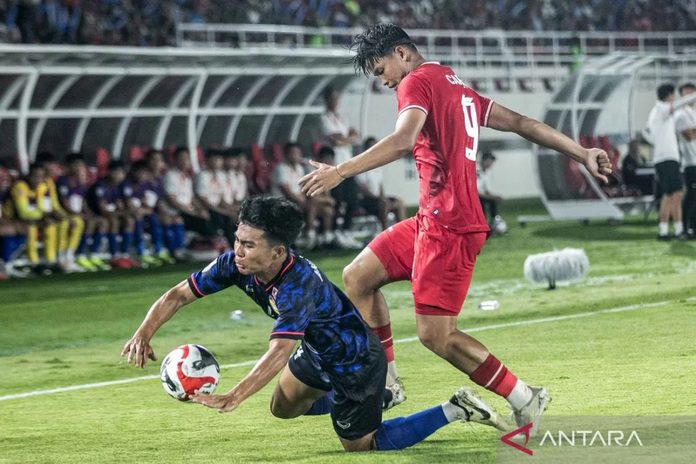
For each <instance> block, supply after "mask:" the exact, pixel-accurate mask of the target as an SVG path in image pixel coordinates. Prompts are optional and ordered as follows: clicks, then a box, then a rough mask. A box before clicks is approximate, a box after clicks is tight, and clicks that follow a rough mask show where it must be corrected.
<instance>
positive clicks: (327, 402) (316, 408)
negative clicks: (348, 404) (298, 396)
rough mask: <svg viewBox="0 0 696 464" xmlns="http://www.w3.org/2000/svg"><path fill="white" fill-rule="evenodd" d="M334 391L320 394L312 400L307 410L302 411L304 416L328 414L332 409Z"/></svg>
mask: <svg viewBox="0 0 696 464" xmlns="http://www.w3.org/2000/svg"><path fill="white" fill-rule="evenodd" d="M333 398H334V391H333V390H330V391H329V392H327V393H326V395H324V396H322V397H321V398H319V399H318V400H316V401H315V402H314V404H313V405H312V407H311V408H309V411H307V412H306V413H304V415H305V416H322V415H324V414H329V413H330V412H331V410H332V409H333Z"/></svg>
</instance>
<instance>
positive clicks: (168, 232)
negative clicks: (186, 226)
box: [163, 225, 176, 254]
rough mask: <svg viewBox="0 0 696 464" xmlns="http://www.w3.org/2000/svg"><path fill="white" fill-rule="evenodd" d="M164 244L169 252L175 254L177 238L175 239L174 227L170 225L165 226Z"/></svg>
mask: <svg viewBox="0 0 696 464" xmlns="http://www.w3.org/2000/svg"><path fill="white" fill-rule="evenodd" d="M163 229H164V244H165V245H166V247H167V250H169V252H170V253H172V254H173V253H174V250H176V247H175V246H174V242H175V238H174V226H172V225H169V226H164V227H163Z"/></svg>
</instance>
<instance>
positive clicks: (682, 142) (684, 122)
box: [674, 83, 696, 239]
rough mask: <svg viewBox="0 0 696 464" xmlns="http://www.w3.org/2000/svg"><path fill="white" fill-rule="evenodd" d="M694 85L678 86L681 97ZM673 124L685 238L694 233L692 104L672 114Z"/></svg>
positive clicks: (695, 132) (695, 127)
mask: <svg viewBox="0 0 696 464" xmlns="http://www.w3.org/2000/svg"><path fill="white" fill-rule="evenodd" d="M695 92H696V86H694V84H692V83H688V84H684V85H682V86H680V87H679V94H680V96H682V97H687V96H689V95H694V93H695ZM674 126H675V128H676V130H677V133H678V139H679V149H680V151H681V160H682V166H684V181H685V183H686V195H685V197H684V204H683V205H682V207H683V212H684V229H685V230H686V234H687V238H689V239H694V238H696V234H695V233H694V230H695V229H696V110H695V109H694V104H693V103H692V104H690V105H684V106H682V107H681V108H679V109H678V110H677V111H676V112H675V114H674Z"/></svg>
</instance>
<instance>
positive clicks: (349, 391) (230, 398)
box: [121, 197, 507, 451]
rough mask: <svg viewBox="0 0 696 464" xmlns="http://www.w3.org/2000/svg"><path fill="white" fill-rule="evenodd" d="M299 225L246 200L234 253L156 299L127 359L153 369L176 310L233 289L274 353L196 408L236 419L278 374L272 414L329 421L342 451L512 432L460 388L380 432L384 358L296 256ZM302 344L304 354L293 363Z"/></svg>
mask: <svg viewBox="0 0 696 464" xmlns="http://www.w3.org/2000/svg"><path fill="white" fill-rule="evenodd" d="M303 222H304V221H303V219H302V212H301V211H300V209H299V208H298V207H297V206H296V205H294V204H293V203H291V202H289V201H287V200H285V199H282V198H279V197H255V198H251V199H247V200H245V201H244V203H243V204H242V207H241V211H240V214H239V227H238V229H237V232H236V234H235V238H236V240H235V243H234V251H230V252H227V253H225V254H223V255H220V256H219V257H218V258H217V259H216V260H215V261H213V262H212V263H210V264H209V265H208V266H206V267H205V268H204V269H203V270H201V271H199V272H196V273H194V274H192V275H191V276H190V277H189V278H188V279H186V280H184V281H182V282H180V283H179V284H178V285H176V286H175V287H173V288H172V289H170V290H169V291H168V292H167V293H165V294H164V295H163V296H162V297H160V298H159V299H158V300H157V301H156V302H155V303H154V304H153V305H152V307H151V308H150V311H149V312H148V314H147V316H146V317H145V320H144V321H143V322H142V324H141V325H140V327H139V328H138V330H137V331H136V332H135V334H134V335H133V337H132V338H131V339H130V340H129V341H128V342H127V343H126V345H125V346H124V348H123V351H122V353H121V355H123V356H125V355H127V356H128V362H133V363H134V364H135V366H136V367H144V366H145V364H146V363H147V360H148V359H151V360H156V356H155V353H154V351H153V350H152V348H151V347H150V340H151V339H152V337H153V335H154V334H155V332H156V331H157V330H158V329H159V328H160V327H161V326H162V324H164V323H165V322H166V321H167V320H169V319H170V318H171V317H172V316H173V315H174V314H175V313H176V312H177V310H179V309H180V308H181V307H182V306H184V305H186V304H188V303H191V302H193V301H195V300H196V299H197V298H202V297H204V296H206V295H209V294H211V293H215V292H218V291H220V290H224V289H225V288H228V287H233V286H236V287H238V288H240V289H241V290H242V291H244V292H245V293H246V294H247V295H248V296H249V297H250V298H251V299H253V300H254V301H255V302H256V303H257V304H258V305H259V306H260V307H261V308H262V309H263V311H264V312H265V313H266V314H267V315H268V316H270V317H272V318H273V319H275V320H276V323H275V326H274V327H273V331H272V332H271V336H270V343H269V349H268V351H267V352H266V353H265V354H264V355H263V356H262V357H261V359H260V360H259V362H258V363H257V364H256V366H255V367H254V368H253V369H252V370H251V372H250V373H249V374H247V375H246V376H245V377H244V378H243V379H242V380H241V381H240V382H239V383H238V384H237V385H236V386H235V387H234V388H232V389H231V390H230V391H229V392H228V393H225V394H222V395H204V394H196V395H194V396H193V398H192V399H193V401H194V402H196V403H200V404H203V405H205V406H208V407H210V408H214V409H217V410H218V411H220V412H229V411H232V410H234V409H235V408H237V407H238V406H239V405H240V404H241V403H242V402H243V401H244V400H246V399H247V398H248V397H250V396H251V395H253V394H254V393H256V392H258V391H259V390H260V389H261V388H263V387H264V386H265V385H266V384H268V383H269V382H270V381H271V380H272V379H273V378H274V377H275V376H276V375H277V374H278V373H279V372H281V371H282V374H281V376H280V380H279V381H278V384H277V385H276V388H275V391H274V392H273V397H272V400H271V413H272V414H273V415H274V416H276V417H279V418H283V419H290V418H294V417H298V416H301V415H304V414H308V415H311V414H321V413H328V412H330V413H331V418H332V421H333V425H334V430H335V431H336V434H337V435H338V437H339V440H340V441H341V444H342V445H343V447H344V449H345V450H346V451H367V450H373V449H376V450H396V449H403V448H407V447H409V446H411V445H414V444H416V443H418V442H420V441H422V440H424V439H425V438H426V437H428V436H429V435H430V434H432V433H433V432H435V431H436V430H438V429H439V428H441V427H443V426H445V425H447V424H448V423H450V422H454V421H457V420H459V421H473V422H479V423H482V424H486V425H491V426H494V427H497V428H500V429H506V428H507V424H506V423H505V422H504V420H503V419H502V418H501V416H499V415H498V414H497V413H496V412H495V410H494V409H493V408H491V407H490V406H488V405H487V404H486V403H484V402H483V401H482V400H481V399H480V398H478V396H476V395H475V394H474V393H473V392H472V391H470V390H467V389H464V388H460V389H459V390H458V391H457V392H456V393H455V394H454V396H453V397H452V398H451V399H450V400H449V401H446V402H444V403H443V404H441V405H437V406H435V407H432V408H430V409H426V410H424V411H421V412H418V413H416V414H413V415H411V416H408V417H399V418H396V419H390V420H387V421H384V422H382V403H383V395H384V394H385V388H384V387H385V379H386V372H387V361H386V357H385V355H384V350H383V349H382V346H381V344H380V342H379V339H378V338H377V337H376V336H375V335H374V334H373V333H372V331H371V330H370V328H369V327H368V326H367V325H366V324H365V321H364V320H363V319H362V317H361V316H360V313H359V312H358V311H357V309H356V308H355V306H353V304H352V303H351V302H350V300H348V298H347V297H346V296H345V295H344V294H343V292H341V291H340V290H339V289H338V288H336V286H335V285H334V284H333V283H331V282H330V281H329V280H328V279H327V278H326V276H325V275H324V274H323V273H322V272H321V271H320V270H319V269H318V268H317V267H316V266H315V265H314V264H313V263H312V262H311V261H309V260H307V259H306V258H303V257H302V256H299V255H297V254H295V253H294V251H293V250H292V249H291V248H290V245H291V244H292V243H293V242H294V241H295V239H296V238H297V236H298V235H299V233H300V230H301V228H302V226H303ZM298 340H300V346H299V347H298V348H297V350H295V353H294V354H292V353H293V350H294V348H295V345H296V343H297V341H298ZM291 355H292V356H291ZM288 358H290V359H289V360H288ZM387 392H388V390H387Z"/></svg>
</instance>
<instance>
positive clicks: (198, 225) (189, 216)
mask: <svg viewBox="0 0 696 464" xmlns="http://www.w3.org/2000/svg"><path fill="white" fill-rule="evenodd" d="M164 192H165V194H166V197H167V201H168V202H169V204H171V205H172V206H173V207H174V209H175V210H176V212H177V214H178V215H179V216H181V218H182V219H183V220H184V227H185V228H186V230H192V231H194V232H197V233H199V234H201V235H202V236H204V237H213V236H215V235H217V234H216V231H215V227H213V225H212V223H211V222H210V213H208V209H207V208H206V207H205V206H204V205H203V204H202V203H201V202H200V200H198V199H197V198H196V195H195V193H194V191H193V176H192V174H191V156H190V154H189V151H188V149H187V148H185V147H179V148H177V149H176V151H175V152H174V167H173V168H170V169H169V170H168V171H167V173H166V174H165V175H164Z"/></svg>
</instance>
